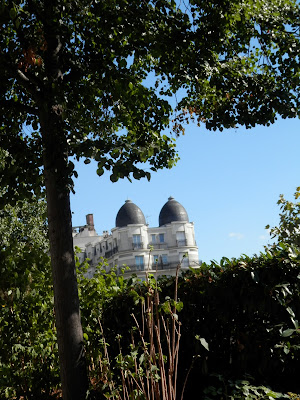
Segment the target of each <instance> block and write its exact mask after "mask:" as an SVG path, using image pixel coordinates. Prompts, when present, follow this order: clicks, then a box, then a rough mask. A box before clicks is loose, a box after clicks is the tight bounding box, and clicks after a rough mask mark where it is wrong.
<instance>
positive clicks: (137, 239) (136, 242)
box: [132, 235, 143, 249]
mask: <svg viewBox="0 0 300 400" xmlns="http://www.w3.org/2000/svg"><path fill="white" fill-rule="evenodd" d="M132 244H133V248H134V249H141V248H142V247H143V244H142V241H141V235H132Z"/></svg>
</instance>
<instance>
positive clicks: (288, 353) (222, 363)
mask: <svg viewBox="0 0 300 400" xmlns="http://www.w3.org/2000/svg"><path fill="white" fill-rule="evenodd" d="M299 262H300V253H299V252H298V251H297V250H296V249H293V248H291V247H289V246H288V245H286V246H285V245H283V244H281V247H278V248H274V249H272V250H270V251H268V252H266V253H265V254H260V255H259V256H255V257H253V258H250V257H247V256H244V257H242V258H241V259H233V260H229V259H226V258H223V259H222V260H221V262H220V263H216V262H212V263H211V264H210V265H206V264H203V265H202V266H201V268H199V269H195V270H192V271H190V272H188V273H186V274H184V275H183V276H182V278H180V279H179V283H178V297H179V299H180V301H182V303H183V304H184V308H183V312H182V313H181V317H180V320H181V323H182V328H181V341H180V343H181V345H180V349H181V351H180V354H179V365H180V368H179V371H178V390H179V391H180V390H181V389H182V385H183V382H184V381H185V378H186V375H187V372H188V370H189V369H190V367H191V365H193V368H192V369H191V371H190V374H189V377H188V380H187V385H186V390H185V393H186V396H187V397H188V398H189V396H192V395H193V393H194V386H195V382H197V388H198V389H199V391H201V390H204V388H205V386H209V385H210V384H209V382H210V381H211V378H210V374H212V373H217V374H222V375H223V376H224V379H225V380H228V379H229V380H236V379H243V376H244V375H245V374H250V375H251V376H253V378H254V383H253V385H254V386H255V385H256V383H258V386H259V385H261V384H263V385H265V386H270V387H272V388H274V389H275V390H278V391H282V392H287V391H288V390H292V391H295V392H299V389H300V388H299V385H298V383H297V382H296V381H295V379H294V377H295V376H296V371H297V368H298V364H299V361H300V331H299V326H298V321H297V317H296V316H297V315H299V311H300V295H299V279H300V275H299ZM173 285H174V282H172V278H170V279H164V280H162V282H161V284H160V288H161V291H162V292H161V297H162V298H164V297H165V296H171V295H172V291H173V290H174V286H173ZM130 292H131V291H130V290H129V291H127V294H126V292H125V293H124V294H120V295H119V296H117V297H115V298H114V299H113V300H112V301H111V302H110V303H109V304H106V305H105V306H104V308H103V316H102V321H103V324H104V327H105V328H104V330H105V337H106V338H107V341H108V342H109V343H110V344H111V343H113V338H114V334H116V330H114V329H115V328H114V326H115V327H116V326H117V327H118V329H117V331H118V334H120V335H121V336H122V337H123V338H124V340H123V342H122V343H123V349H125V348H126V345H127V346H129V344H130V343H129V342H126V340H125V338H126V336H128V331H129V330H130V327H131V326H132V321H130V318H129V314H130V313H131V312H132V311H131V310H134V311H133V312H134V313H135V315H139V308H138V307H134V300H133V299H132V296H131V293H130ZM200 339H202V340H200ZM203 339H205V341H204V340H203ZM205 344H206V345H205ZM111 350H113V351H114V352H115V354H116V353H117V349H114V348H113V347H111ZM124 351H125V350H124ZM195 356H198V357H197V358H195ZM200 377H202V379H200ZM212 386H214V384H213V383H212Z"/></svg>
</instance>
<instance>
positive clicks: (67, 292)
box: [40, 104, 88, 400]
mask: <svg viewBox="0 0 300 400" xmlns="http://www.w3.org/2000/svg"><path fill="white" fill-rule="evenodd" d="M48 106H49V104H48ZM44 110H47V111H44V112H42V113H41V118H40V122H41V131H42V138H43V146H44V154H43V157H44V177H45V186H46V195H47V208H48V225H49V239H50V254H51V263H52V275H53V287H54V304H55V318H56V328H57V340H58V350H59V361H60V375H61V382H62V390H63V399H64V400H82V399H85V398H86V392H87V389H88V378H87V369H86V362H85V352H84V344H83V332H82V326H81V321H80V310H79V297H78V286H77V277H76V269H75V261H74V249H73V238H72V218H71V208H70V190H69V188H68V178H69V174H68V169H67V166H68V157H67V142H66V134H65V132H64V129H63V121H62V117H61V116H60V115H59V112H58V110H57V108H55V107H52V109H51V107H50V109H49V107H44Z"/></svg>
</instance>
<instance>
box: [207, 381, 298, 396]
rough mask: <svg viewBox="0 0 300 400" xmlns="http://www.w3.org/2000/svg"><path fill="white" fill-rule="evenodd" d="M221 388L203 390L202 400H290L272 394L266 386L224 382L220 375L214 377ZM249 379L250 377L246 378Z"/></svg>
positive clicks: (277, 393)
mask: <svg viewBox="0 0 300 400" xmlns="http://www.w3.org/2000/svg"><path fill="white" fill-rule="evenodd" d="M216 377H217V378H218V380H219V384H221V385H222V386H221V387H215V386H209V387H207V388H205V389H204V394H205V396H204V400H213V399H218V400H220V399H221V400H223V399H224V400H225V399H226V400H237V399H240V400H251V399H257V400H258V399H260V400H270V399H291V398H292V396H291V395H289V394H283V393H279V392H274V391H273V390H271V389H270V388H269V387H266V386H262V385H260V386H255V385H253V384H251V383H250V382H249V380H246V379H243V380H236V381H232V380H228V381H225V380H224V378H223V376H222V375H217V376H216ZM248 378H250V377H248Z"/></svg>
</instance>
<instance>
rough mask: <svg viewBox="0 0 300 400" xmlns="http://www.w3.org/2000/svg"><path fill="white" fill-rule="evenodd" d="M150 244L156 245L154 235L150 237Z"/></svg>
mask: <svg viewBox="0 0 300 400" xmlns="http://www.w3.org/2000/svg"><path fill="white" fill-rule="evenodd" d="M151 243H153V244H155V243H156V235H155V234H152V235H151Z"/></svg>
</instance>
